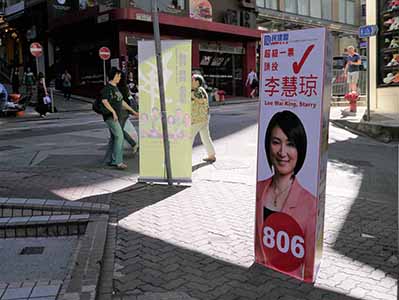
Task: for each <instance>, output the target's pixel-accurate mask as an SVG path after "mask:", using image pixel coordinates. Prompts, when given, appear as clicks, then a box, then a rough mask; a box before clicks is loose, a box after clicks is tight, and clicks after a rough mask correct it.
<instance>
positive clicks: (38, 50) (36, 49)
mask: <svg viewBox="0 0 399 300" xmlns="http://www.w3.org/2000/svg"><path fill="white" fill-rule="evenodd" d="M30 53H31V54H32V55H33V56H34V57H36V58H37V57H40V56H42V55H43V47H42V45H40V44H39V43H32V44H31V45H30Z"/></svg>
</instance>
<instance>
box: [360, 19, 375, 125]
mask: <svg viewBox="0 0 399 300" xmlns="http://www.w3.org/2000/svg"><path fill="white" fill-rule="evenodd" d="M377 33H378V26H377V25H366V26H361V27H359V37H360V38H366V39H367V121H370V37H371V36H375V35H376V34H377Z"/></svg>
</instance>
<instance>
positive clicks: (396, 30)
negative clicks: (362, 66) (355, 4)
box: [377, 0, 399, 87]
mask: <svg viewBox="0 0 399 300" xmlns="http://www.w3.org/2000/svg"><path fill="white" fill-rule="evenodd" d="M377 5H378V6H379V7H378V9H377V15H378V16H377V19H378V22H379V24H378V27H379V28H380V31H379V34H378V47H377V51H378V52H377V53H378V54H377V55H378V75H377V77H378V78H377V84H378V87H391V86H399V2H398V1H395V0H385V1H378V4H377Z"/></svg>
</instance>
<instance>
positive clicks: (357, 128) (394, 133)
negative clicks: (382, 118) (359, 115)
mask: <svg viewBox="0 0 399 300" xmlns="http://www.w3.org/2000/svg"><path fill="white" fill-rule="evenodd" d="M330 121H331V122H332V123H333V124H335V125H337V126H338V127H341V128H344V129H347V130H350V131H352V132H354V133H356V134H360V135H366V136H369V137H371V138H374V139H376V140H378V141H380V142H384V143H390V142H399V127H392V126H384V125H379V124H375V123H366V122H360V123H355V122H350V121H346V120H330Z"/></svg>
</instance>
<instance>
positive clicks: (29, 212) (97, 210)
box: [0, 198, 109, 218]
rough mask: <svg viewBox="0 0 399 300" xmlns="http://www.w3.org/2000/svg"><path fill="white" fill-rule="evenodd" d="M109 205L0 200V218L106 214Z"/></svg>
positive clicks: (49, 200)
mask: <svg viewBox="0 0 399 300" xmlns="http://www.w3.org/2000/svg"><path fill="white" fill-rule="evenodd" d="M108 212H109V205H107V204H101V203H89V202H79V201H66V200H52V199H26V198H0V217H1V218H4V217H31V216H44V215H47V216H52V215H72V214H84V213H90V214H104V213H105V214H107V213H108Z"/></svg>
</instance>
